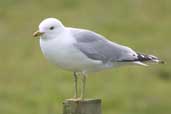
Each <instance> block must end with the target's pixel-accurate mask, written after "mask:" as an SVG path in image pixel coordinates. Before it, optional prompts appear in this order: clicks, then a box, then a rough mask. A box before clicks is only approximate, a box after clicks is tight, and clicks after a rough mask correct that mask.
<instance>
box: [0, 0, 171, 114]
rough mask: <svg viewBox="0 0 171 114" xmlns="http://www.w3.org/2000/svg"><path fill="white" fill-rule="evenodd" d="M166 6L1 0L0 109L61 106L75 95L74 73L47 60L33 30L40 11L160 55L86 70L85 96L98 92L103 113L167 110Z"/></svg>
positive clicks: (30, 112) (55, 109)
mask: <svg viewBox="0 0 171 114" xmlns="http://www.w3.org/2000/svg"><path fill="white" fill-rule="evenodd" d="M170 12H171V1H170V0H122V1H121V0H103V1H102V0H56V1H52V0H46V1H45V0H27V1H26V0H1V1H0V52H1V54H0V114H62V102H63V101H64V99H67V98H70V97H72V96H73V89H74V87H73V79H72V78H73V77H72V76H71V75H72V73H71V72H68V71H64V70H61V69H59V68H56V67H55V66H53V65H50V64H49V63H48V62H47V61H46V60H45V58H44V57H43V55H42V53H41V51H40V48H39V41H38V39H35V38H33V37H32V33H33V32H34V31H35V30H36V29H37V28H38V24H39V23H40V21H41V20H42V19H44V18H46V17H56V18H59V19H60V20H62V22H63V23H64V24H65V25H66V26H72V27H79V28H88V29H90V30H94V31H96V32H98V33H100V34H102V35H104V36H106V37H107V38H108V39H110V40H112V41H115V42H118V43H120V44H124V45H127V46H131V47H132V48H133V49H135V50H136V51H139V52H145V53H152V54H154V55H156V56H159V57H161V58H162V59H164V60H165V61H166V63H167V64H165V65H152V66H150V67H147V68H146V67H145V68H144V67H138V66H131V67H123V68H118V69H111V70H107V71H103V72H101V73H95V74H91V75H90V76H89V77H88V82H87V83H88V84H87V97H88V98H102V99H103V114H170V113H171V108H170V107H171V99H170V96H171V91H170V88H171V67H170V63H171V54H170V49H171V43H170V42H171V38H170V36H171V32H170V31H171V21H170V20H171V14H170Z"/></svg>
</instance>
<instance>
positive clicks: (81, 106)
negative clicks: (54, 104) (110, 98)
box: [63, 99, 101, 114]
mask: <svg viewBox="0 0 171 114" xmlns="http://www.w3.org/2000/svg"><path fill="white" fill-rule="evenodd" d="M63 114H101V99H86V100H74V99H67V100H65V101H64V102H63Z"/></svg>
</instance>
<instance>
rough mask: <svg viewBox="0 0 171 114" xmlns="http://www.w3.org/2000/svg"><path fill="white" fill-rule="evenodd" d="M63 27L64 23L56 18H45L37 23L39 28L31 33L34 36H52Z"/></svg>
mask: <svg viewBox="0 0 171 114" xmlns="http://www.w3.org/2000/svg"><path fill="white" fill-rule="evenodd" d="M63 29H64V25H63V24H62V23H61V22H60V21H59V20H58V19H56V18H47V19H45V20H43V21H42V22H41V23H40V24H39V30H38V31H36V32H34V33H33V36H34V37H37V36H40V38H52V37H54V36H56V35H57V34H58V33H59V32H61V31H62V30H63Z"/></svg>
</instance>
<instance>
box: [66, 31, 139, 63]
mask: <svg viewBox="0 0 171 114" xmlns="http://www.w3.org/2000/svg"><path fill="white" fill-rule="evenodd" d="M69 29H70V31H71V33H72V35H73V37H74V38H76V41H77V43H75V44H74V45H75V46H76V47H77V48H78V49H79V50H80V51H81V52H82V53H84V54H85V55H86V56H87V57H88V58H91V59H94V60H100V61H103V62H118V61H122V60H133V59H135V58H136V56H137V54H136V53H135V52H134V51H133V50H132V49H130V48H128V47H125V46H122V45H119V44H116V43H114V42H111V41H109V40H107V39H105V37H103V36H101V35H99V34H97V33H95V32H92V31H88V30H84V29H74V28H69Z"/></svg>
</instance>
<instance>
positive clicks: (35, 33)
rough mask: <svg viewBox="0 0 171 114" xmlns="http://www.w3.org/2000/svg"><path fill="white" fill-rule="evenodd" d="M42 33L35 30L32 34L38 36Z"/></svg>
mask: <svg viewBox="0 0 171 114" xmlns="http://www.w3.org/2000/svg"><path fill="white" fill-rule="evenodd" d="M43 34H44V32H40V31H36V32H34V33H33V36H34V37H38V36H41V35H43Z"/></svg>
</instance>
